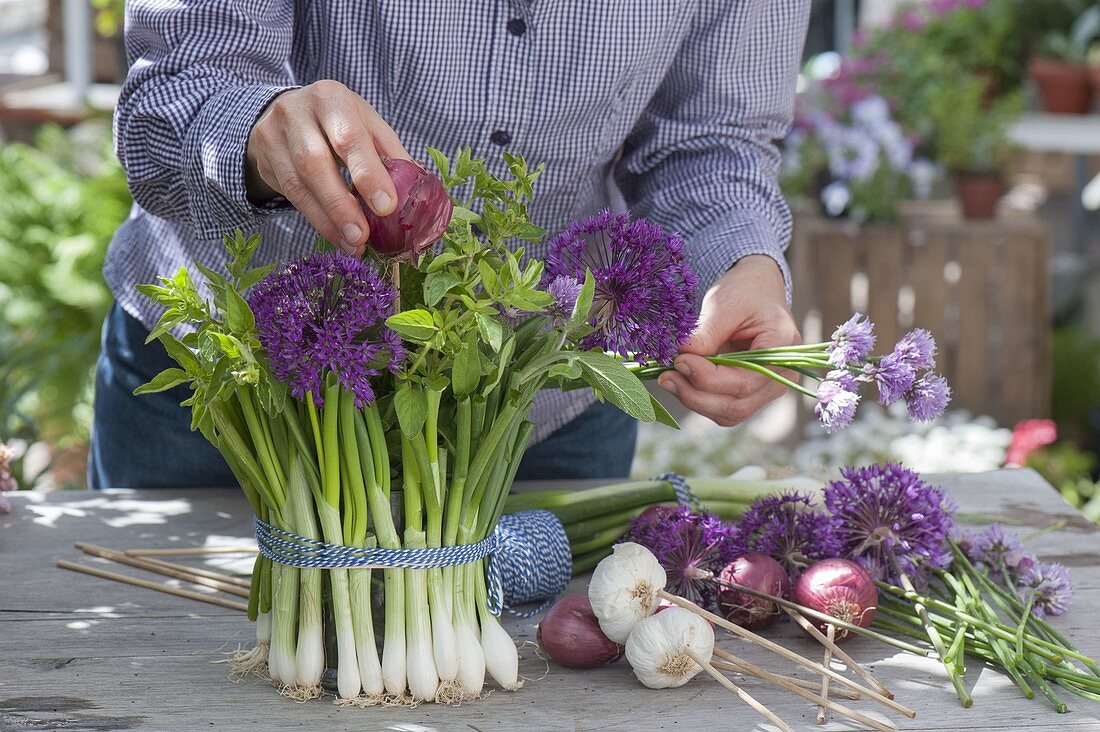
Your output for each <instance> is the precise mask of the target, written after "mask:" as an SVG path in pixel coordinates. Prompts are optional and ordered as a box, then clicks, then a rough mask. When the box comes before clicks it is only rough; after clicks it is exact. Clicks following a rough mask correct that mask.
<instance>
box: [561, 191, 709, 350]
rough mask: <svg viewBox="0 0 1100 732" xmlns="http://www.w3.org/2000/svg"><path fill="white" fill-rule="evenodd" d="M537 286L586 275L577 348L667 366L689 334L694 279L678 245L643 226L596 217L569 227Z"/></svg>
mask: <svg viewBox="0 0 1100 732" xmlns="http://www.w3.org/2000/svg"><path fill="white" fill-rule="evenodd" d="M549 248H550V251H549V253H548V254H547V257H546V273H545V275H544V282H552V281H553V280H554V279H555V278H557V277H562V276H566V277H573V278H574V279H576V280H577V281H583V280H584V274H585V270H586V269H589V270H591V271H592V275H593V277H594V278H595V281H596V292H595V296H594V299H593V303H592V314H591V317H590V318H589V323H590V325H592V326H593V327H594V328H595V332H593V333H591V334H590V335H588V336H585V338H584V339H583V340H582V341H581V344H580V345H581V347H582V348H585V349H591V348H602V349H604V350H608V351H613V352H615V353H618V354H619V355H621V356H623V357H628V356H630V355H631V354H633V356H634V357H635V358H636V359H638V360H639V361H646V360H655V361H657V362H659V363H662V364H669V363H671V362H672V359H673V357H674V356H675V355H676V353H677V350H678V349H679V347H680V346H681V345H683V344H684V343H686V342H687V340H688V338H689V337H690V336H691V333H692V331H693V330H695V325H696V321H697V318H698V311H697V310H696V307H695V287H696V285H698V284H699V278H698V277H697V276H696V274H695V273H694V272H693V271H692V269H691V267H690V266H689V265H688V262H687V252H686V250H685V248H684V240H683V239H681V238H680V237H679V236H678V235H676V234H669V233H667V232H665V231H664V230H663V229H662V228H661V227H660V226H658V225H656V224H652V223H650V222H648V221H646V220H645V219H634V220H631V219H630V217H629V215H627V214H625V213H622V214H613V213H611V212H610V211H608V210H604V211H602V212H600V213H599V214H597V215H596V216H592V217H590V218H587V219H583V220H582V221H578V222H574V223H573V224H571V225H570V226H569V228H567V229H566V230H565V231H562V232H561V233H559V234H556V235H555V236H554V237H553V238H552V239H551V240H550V243H549Z"/></svg>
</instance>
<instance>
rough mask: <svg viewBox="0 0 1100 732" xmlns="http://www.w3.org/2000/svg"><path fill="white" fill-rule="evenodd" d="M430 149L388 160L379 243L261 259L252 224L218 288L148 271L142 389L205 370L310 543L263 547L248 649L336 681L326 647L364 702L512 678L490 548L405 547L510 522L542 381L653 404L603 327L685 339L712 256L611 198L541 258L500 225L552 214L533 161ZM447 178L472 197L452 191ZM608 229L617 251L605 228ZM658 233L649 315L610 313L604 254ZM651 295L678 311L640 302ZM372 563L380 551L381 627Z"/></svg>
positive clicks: (669, 350) (250, 455) (251, 473)
mask: <svg viewBox="0 0 1100 732" xmlns="http://www.w3.org/2000/svg"><path fill="white" fill-rule="evenodd" d="M431 154H432V157H433V158H434V160H435V163H436V165H437V167H438V168H439V169H440V171H441V174H442V177H443V181H440V180H439V179H438V178H436V177H435V176H432V175H430V174H428V173H426V172H425V171H424V170H422V169H420V168H419V167H418V166H413V168H415V170H410V168H409V166H410V165H412V164H411V163H407V161H400V162H401V163H402V164H401V165H391V166H390V168H391V173H393V175H394V179H395V183H396V184H397V188H398V190H399V192H400V193H401V194H402V202H401V203H399V206H398V209H399V211H398V213H396V214H394V216H398V217H399V218H400V221H399V223H400V225H398V226H391V227H387V226H381V225H380V226H377V227H374V226H372V230H375V231H374V232H372V236H374V235H375V234H379V235H382V236H386V237H389V239H388V240H387V241H382V242H374V241H373V239H372V243H375V244H376V249H377V251H378V252H382V253H385V258H382V256H383V255H382V254H372V259H368V260H363V261H361V260H358V259H355V258H352V257H349V256H346V255H343V254H339V253H336V252H334V251H332V248H331V247H324V246H322V247H321V248H320V251H318V253H316V254H314V255H312V256H309V257H305V258H303V259H300V260H295V261H291V262H288V263H284V264H282V265H280V266H278V267H262V268H250V261H251V258H252V256H253V253H254V252H255V251H256V249H257V246H258V245H259V239H258V237H252V238H245V237H243V236H242V235H240V234H239V233H238V234H237V235H236V236H232V237H227V239H226V245H227V248H228V251H229V254H230V261H229V262H228V263H227V265H226V271H225V273H224V274H223V273H222V272H220V271H216V270H215V269H213V268H211V267H206V266H202V265H197V267H198V269H199V270H200V271H201V272H202V274H203V275H204V276H205V278H206V282H205V285H206V288H207V289H208V291H209V293H210V294H211V295H212V298H211V299H212V303H211V302H210V301H207V300H206V299H205V298H204V294H203V293H202V292H201V291H200V289H199V288H198V287H196V285H195V284H194V283H193V281H192V279H191V277H190V275H189V273H188V271H187V270H186V269H181V271H180V272H179V273H178V274H176V275H175V276H174V277H172V278H161V281H160V284H159V285H147V286H143V287H142V288H141V289H142V291H143V292H144V293H145V294H146V295H148V296H149V297H151V298H152V299H154V300H155V301H156V302H157V303H159V304H160V305H162V306H164V307H165V308H166V312H165V314H164V316H163V318H162V319H161V321H160V322H159V323H158V325H157V326H156V328H155V329H154V331H153V334H152V335H151V338H159V339H160V340H161V342H162V343H163V344H164V346H165V348H166V349H167V351H168V353H169V354H170V355H171V356H172V357H173V358H174V359H175V360H176V361H177V363H178V368H171V369H168V370H166V371H165V372H163V373H161V374H159V375H158V376H157V377H156V378H155V379H153V380H152V382H150V383H149V384H147V385H146V386H144V387H142V389H140V390H139V391H142V392H154V391H162V390H164V389H168V388H171V387H174V386H176V385H179V384H186V385H187V386H189V387H190V389H191V391H192V393H191V395H190V397H189V398H188V399H187V400H186V401H185V402H184V404H186V405H188V406H190V407H191V409H192V415H193V426H194V427H195V428H197V429H200V430H202V432H203V434H204V435H205V436H206V437H207V438H208V439H209V440H210V441H211V442H212V443H213V444H214V445H216V446H217V447H218V448H219V449H220V451H221V453H222V454H223V455H224V456H225V458H226V460H227V462H228V464H229V465H230V467H231V468H232V469H233V471H234V473H235V474H236V476H237V478H238V480H239V481H240V484H241V487H242V489H243V490H244V492H245V493H246V495H247V496H248V498H249V500H250V502H251V504H252V507H253V509H254V511H255V513H256V515H257V517H258V518H259V519H260V520H261V521H262V523H258V527H259V528H258V538H263V539H264V540H262V541H261V548H263V547H264V546H265V541H266V542H267V545H270V546H273V547H284V548H285V547H290V548H291V550H292V551H291V553H292V554H293V556H292V557H291V559H285V561H284V557H283V555H281V554H280V555H279V556H278V557H272V556H270V555H265V554H264V553H263V552H262V553H261V557H260V559H259V560H258V564H257V567H256V570H255V572H254V574H253V584H252V590H253V591H252V597H251V602H250V616H251V617H252V618H254V619H256V620H257V621H258V622H257V638H258V645H257V649H254V650H253V652H251V653H250V655H249V656H248V657H247V662H248V663H249V664H253V665H255V666H256V668H257V670H259V671H262V672H263V673H266V674H268V675H270V677H271V678H272V679H274V680H275V681H276V682H277V683H278V684H279V685H280V686H281V687H282V688H283V689H284V691H285V693H287V694H288V695H290V696H293V697H296V698H308V697H311V696H315V695H317V694H319V693H320V682H321V680H322V676H323V674H324V672H325V669H326V667H327V668H334V669H335V670H336V678H337V684H336V687H337V692H338V695H339V697H340V698H342V699H345V700H350V701H353V702H355V703H362V704H369V703H376V702H380V701H387V702H391V703H392V702H398V703H399V702H402V701H412V702H417V701H424V700H436V701H441V702H454V701H459V700H462V699H469V698H474V697H477V696H479V695H480V694H481V692H482V688H483V684H484V678H485V674H486V672H488V673H489V674H490V675H491V676H492V677H493V679H494V680H495V681H496V682H497V683H498V684H499V685H500V686H502V687H504V688H507V689H514V688H516V687H517V686H518V654H517V650H516V647H515V644H514V643H513V642H512V640H511V639H510V638H509V636H508V634H507V633H506V632H505V631H504V630H503V629H502V628H501V626H500V624H499V622H498V621H497V619H496V618H495V617H494V615H493V613H492V612H491V611H490V608H492V607H493V605H494V602H493V600H495V599H496V598H490V597H489V596H488V588H487V581H486V575H485V562H484V560H483V559H477V560H476V561H471V560H469V559H465V560H462V561H461V563H460V562H458V561H455V560H453V559H451V560H446V561H444V560H438V561H437V562H436V563H437V564H440V565H441V566H431V567H428V568H421V567H418V568H412V567H409V566H403V563H406V562H407V558H408V557H410V554H409V553H408V552H409V550H418V549H425V548H429V549H430V548H446V547H460V548H461V549H460V552H462V553H463V556H468V553H467V550H468V549H469V548H470V547H472V546H478V545H479V543H480V542H481V541H482V540H483V539H485V538H486V537H488V536H489V535H490V534H492V533H493V531H494V529H495V527H496V523H497V520H498V518H499V517H500V515H501V513H502V511H503V508H504V501H505V498H506V497H507V494H508V489H509V486H510V485H511V482H512V477H513V475H514V473H515V471H516V469H517V467H518V465H519V461H520V458H521V457H522V455H523V452H524V449H525V447H526V445H527V442H528V439H529V437H530V434H531V430H532V425H531V423H530V422H529V421H528V419H527V417H528V415H529V413H530V411H531V409H532V402H533V399H534V396H535V394H536V393H537V392H538V391H539V390H541V389H543V388H544V387H546V386H547V385H555V386H562V387H569V388H576V387H577V386H583V385H587V386H590V387H592V388H593V389H594V390H595V391H596V393H597V394H598V395H599V396H600V397H601V398H603V399H606V400H608V401H610V402H612V403H614V404H616V405H617V406H619V407H620V408H621V409H623V410H624V411H625V412H627V413H628V414H630V415H631V416H633V417H636V418H638V419H640V420H647V421H652V420H654V419H656V418H657V417H658V415H659V410H658V408H656V407H655V406H654V404H655V403H654V402H653V401H652V399H651V397H650V396H649V393H648V392H647V391H646V389H645V387H644V386H643V384H642V383H641V381H640V380H639V379H638V378H637V377H636V376H634V375H633V374H632V373H631V372H630V371H629V370H628V369H627V368H626V366H625V365H624V360H623V359H622V358H621V357H619V356H617V355H614V354H613V353H608V352H607V351H608V349H611V350H613V351H623V350H625V349H629V351H630V352H632V353H638V354H641V356H640V357H642V358H646V359H651V358H656V359H659V360H667V359H668V358H671V355H672V354H675V352H676V349H677V347H678V346H679V345H680V344H681V343H683V342H684V341H685V340H686V339H687V337H688V336H689V334H690V330H691V328H692V327H693V326H694V322H695V317H696V316H695V312H694V291H693V287H694V284H695V282H696V281H697V280H696V278H695V276H694V275H693V274H692V273H691V271H690V269H689V268H688V266H687V264H686V262H685V260H684V257H685V253H684V251H683V245H682V242H681V241H680V240H679V238H678V237H675V236H673V235H669V234H666V233H665V232H664V231H663V230H661V229H660V227H657V226H655V225H652V224H649V223H648V222H645V221H643V220H631V219H629V217H627V216H626V215H617V216H616V215H612V214H610V213H606V212H605V213H604V214H601V215H599V216H597V217H593V218H592V219H587V220H585V221H582V222H580V223H578V224H576V225H574V226H573V227H572V228H571V229H570V230H567V231H565V232H563V233H561V234H559V235H558V236H557V237H555V238H554V240H553V241H552V242H551V243H550V256H549V258H548V260H547V263H545V264H544V262H542V261H539V260H537V259H528V260H527V261H526V264H525V265H522V266H521V264H520V263H521V262H522V261H524V259H525V257H524V254H523V252H522V250H519V251H512V250H510V249H509V247H508V246H507V245H506V244H507V243H508V242H514V241H516V240H527V241H538V240H539V239H540V238H541V236H542V234H543V232H542V230H540V229H538V228H537V227H535V226H534V225H533V224H532V223H531V222H530V220H529V219H528V217H527V213H526V211H527V208H526V207H527V201H528V199H529V198H530V196H531V190H532V184H533V183H534V181H535V179H536V178H537V176H538V171H537V170H536V171H530V170H528V168H527V166H526V164H525V163H524V162H523V161H522V160H521V159H518V158H514V157H511V156H506V160H505V163H506V167H507V169H508V171H509V173H508V175H507V176H506V177H503V178H498V177H495V176H494V175H492V174H491V173H489V171H488V170H487V169H486V167H485V166H484V164H483V163H482V162H481V161H479V160H474V159H472V158H471V157H470V154H469V151H464V152H461V153H460V154H459V155H458V157H457V158H456V159H455V160H454V162H453V164H452V162H451V161H450V160H448V159H447V158H446V157H444V156H443V155H441V154H439V153H438V152H436V151H431ZM391 162H393V163H396V162H399V161H391ZM447 188H450V189H451V190H452V191H454V192H456V193H458V192H460V191H467V192H469V193H470V198H469V199H468V200H466V201H464V202H463V204H462V205H456V202H455V201H452V200H451V199H450V198H449V197H448V194H447V192H446V189H447ZM475 203H476V206H475ZM475 207H476V208H480V210H481V211H482V213H481V214H476V213H474V211H473V208H475ZM452 211H453V216H452ZM425 217H427V218H425ZM474 224H477V229H476V230H479V231H480V233H475V228H474ZM444 229H445V232H444ZM440 232H444V233H443V234H442V237H443V238H442V244H441V246H439V247H437V248H435V249H434V250H431V249H429V248H428V247H429V245H431V244H432V243H433V242H434V241H435V240H436V239H438V238H439V236H440ZM395 237H396V239H395ZM590 241H597V242H600V245H601V246H606V247H608V252H605V253H604V254H599V253H596V252H592V251H588V249H587V246H588V243H589V242H590ZM612 250H613V253H612ZM642 251H644V253H645V257H646V258H647V261H648V262H649V267H650V269H645V268H642V267H636V268H635V270H636V271H635V272H634V273H633V274H631V275H628V276H627V279H629V277H630V276H636V277H638V278H641V279H639V280H638V282H635V283H634V284H635V285H636V286H635V287H632V288H629V293H628V296H629V297H631V298H633V299H634V301H635V303H636V304H639V303H640V305H641V310H640V312H641V315H634V316H630V317H622V318H619V317H606V313H607V312H608V301H607V299H606V297H604V296H597V284H598V283H600V282H603V281H606V279H607V278H608V277H611V276H613V275H612V274H609V273H608V272H606V271H604V270H601V269H600V267H599V262H607V261H608V260H609V258H613V257H614V256H620V255H621V256H633V254H632V252H642ZM395 252H397V256H396V257H395V256H393V255H394V253H395ZM654 269H659V270H660V271H661V273H662V276H661V277H660V278H658V277H651V275H652V272H653V270H654ZM615 273H617V274H614V276H617V277H622V274H621V268H615ZM601 297H603V299H602V300H601V299H600V298H601ZM598 308H599V309H600V312H601V313H604V315H601V316H599V317H597V316H596V315H595V312H596V311H597V309H598ZM611 310H612V311H614V308H613V307H612V308H611ZM635 312H639V311H637V310H635ZM654 314H658V315H659V317H660V322H652V323H650V322H649V321H647V320H646V318H647V317H648V316H652V315H654ZM177 326H184V328H183V330H186V331H187V332H186V335H183V336H182V337H177V336H176V335H174V334H173V331H174V329H176V327H177ZM631 334H635V335H634V336H631ZM660 416H661V417H662V418H666V421H668V419H667V415H665V414H663V413H661V414H660ZM315 542H323V544H324V545H325V546H322V545H319V544H317V543H315ZM318 547H321V548H318ZM374 548H377V550H378V551H377V552H375V554H374V555H372V556H377V555H378V553H379V552H381V551H382V550H388V551H387V552H386V556H387V557H388V558H387V559H386V560H385V562H383V561H382V560H378V561H373V560H369V559H363V560H357V561H358V563H352V564H350V565H348V564H339V563H336V562H334V561H330V560H333V558H334V557H344V556H346V555H348V554H349V552H351V553H354V552H355V551H356V550H358V552H359V553H360V554H363V553H365V552H366V551H367V550H370V549H374ZM394 552H396V553H394ZM402 552H404V553H402ZM437 555H438V552H437ZM452 555H453V553H451V554H448V556H452ZM298 556H305V557H307V558H308V559H310V560H316V561H302V562H298V561H295V559H296V558H297V557H298ZM273 559H274V561H273ZM370 566H374V567H382V568H383V570H382V571H381V574H382V576H383V582H382V583H381V584H382V586H383V587H384V591H383V592H382V595H381V598H380V599H381V600H382V602H383V604H384V619H383V620H382V622H380V624H379V627H378V632H377V633H376V630H375V628H376V626H375V618H373V617H372V604H371V599H372V597H371V595H372V589H371V588H372V571H371V569H369V568H367V567H370ZM376 571H377V570H376ZM326 606H327V607H326ZM326 617H331V619H332V621H331V624H327V621H326V620H325V618H326ZM333 636H334V639H335V648H336V649H337V651H336V653H335V654H333V655H334V656H335V657H332V656H330V657H328V658H326V657H325V647H326V641H327V640H329V639H330V638H331V637H333Z"/></svg>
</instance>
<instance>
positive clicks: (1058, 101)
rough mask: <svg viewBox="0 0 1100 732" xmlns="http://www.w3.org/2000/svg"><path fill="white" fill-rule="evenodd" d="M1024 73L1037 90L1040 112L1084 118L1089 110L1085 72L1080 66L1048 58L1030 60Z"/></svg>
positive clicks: (1086, 74)
mask: <svg viewBox="0 0 1100 732" xmlns="http://www.w3.org/2000/svg"><path fill="white" fill-rule="evenodd" d="M1028 72H1029V73H1030V74H1031V78H1032V79H1034V80H1035V84H1036V86H1038V87H1039V98H1040V99H1041V101H1042V103H1043V111H1044V112H1050V113H1052V114H1087V113H1088V111H1089V109H1090V108H1091V106H1092V86H1091V85H1090V83H1089V69H1088V67H1087V66H1085V65H1084V64H1074V63H1066V62H1064V61H1055V60H1053V59H1048V58H1036V59H1032V61H1031V63H1030V64H1028Z"/></svg>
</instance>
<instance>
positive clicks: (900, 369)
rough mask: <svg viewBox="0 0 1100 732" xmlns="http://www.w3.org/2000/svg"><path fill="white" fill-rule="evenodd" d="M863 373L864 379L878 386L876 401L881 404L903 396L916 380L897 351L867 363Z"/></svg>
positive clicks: (886, 403) (914, 373)
mask: <svg viewBox="0 0 1100 732" xmlns="http://www.w3.org/2000/svg"><path fill="white" fill-rule="evenodd" d="M863 373H864V377H865V378H866V379H868V380H871V381H874V382H875V385H876V386H878V403H879V404H882V405H883V406H886V405H889V404H893V403H894V402H896V401H897V400H899V399H903V398H905V394H906V392H907V391H909V390H910V389H911V388H913V382H915V381H916V380H917V374H916V372H915V371H914V370H913V367H912V366H910V365H909V363H908V362H907V361H906V360H905V357H904V356H903V355H902V354H901V353H899V352H898V351H892V352H891V353H888V354H886V355H885V356H883V357H882V359H881V360H879V362H878V363H869V364H867V365H866V366H864V368H863Z"/></svg>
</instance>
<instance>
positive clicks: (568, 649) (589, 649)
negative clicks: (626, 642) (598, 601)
mask: <svg viewBox="0 0 1100 732" xmlns="http://www.w3.org/2000/svg"><path fill="white" fill-rule="evenodd" d="M535 640H536V641H538V644H539V648H541V649H542V650H544V651H546V654H547V655H548V656H550V658H552V659H554V660H555V661H557V662H558V663H560V664H561V665H562V666H566V667H568V668H594V667H596V666H602V665H603V664H605V663H613V662H614V661H618V660H619V659H620V658H622V655H623V647H622V646H620V645H619V644H618V643H615V642H614V641H612V640H610V639H609V638H608V637H607V636H606V635H604V634H603V631H602V630H600V623H599V621H598V620H597V619H596V614H595V613H593V612H592V603H591V602H589V601H588V597H587V596H586V595H570V596H568V597H563V598H562V599H560V600H558V601H557V602H556V603H554V606H553V607H551V608H550V610H549V612H547V613H546V617H544V618H543V619H542V622H541V623H539V629H538V631H537V632H536V634H535Z"/></svg>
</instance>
